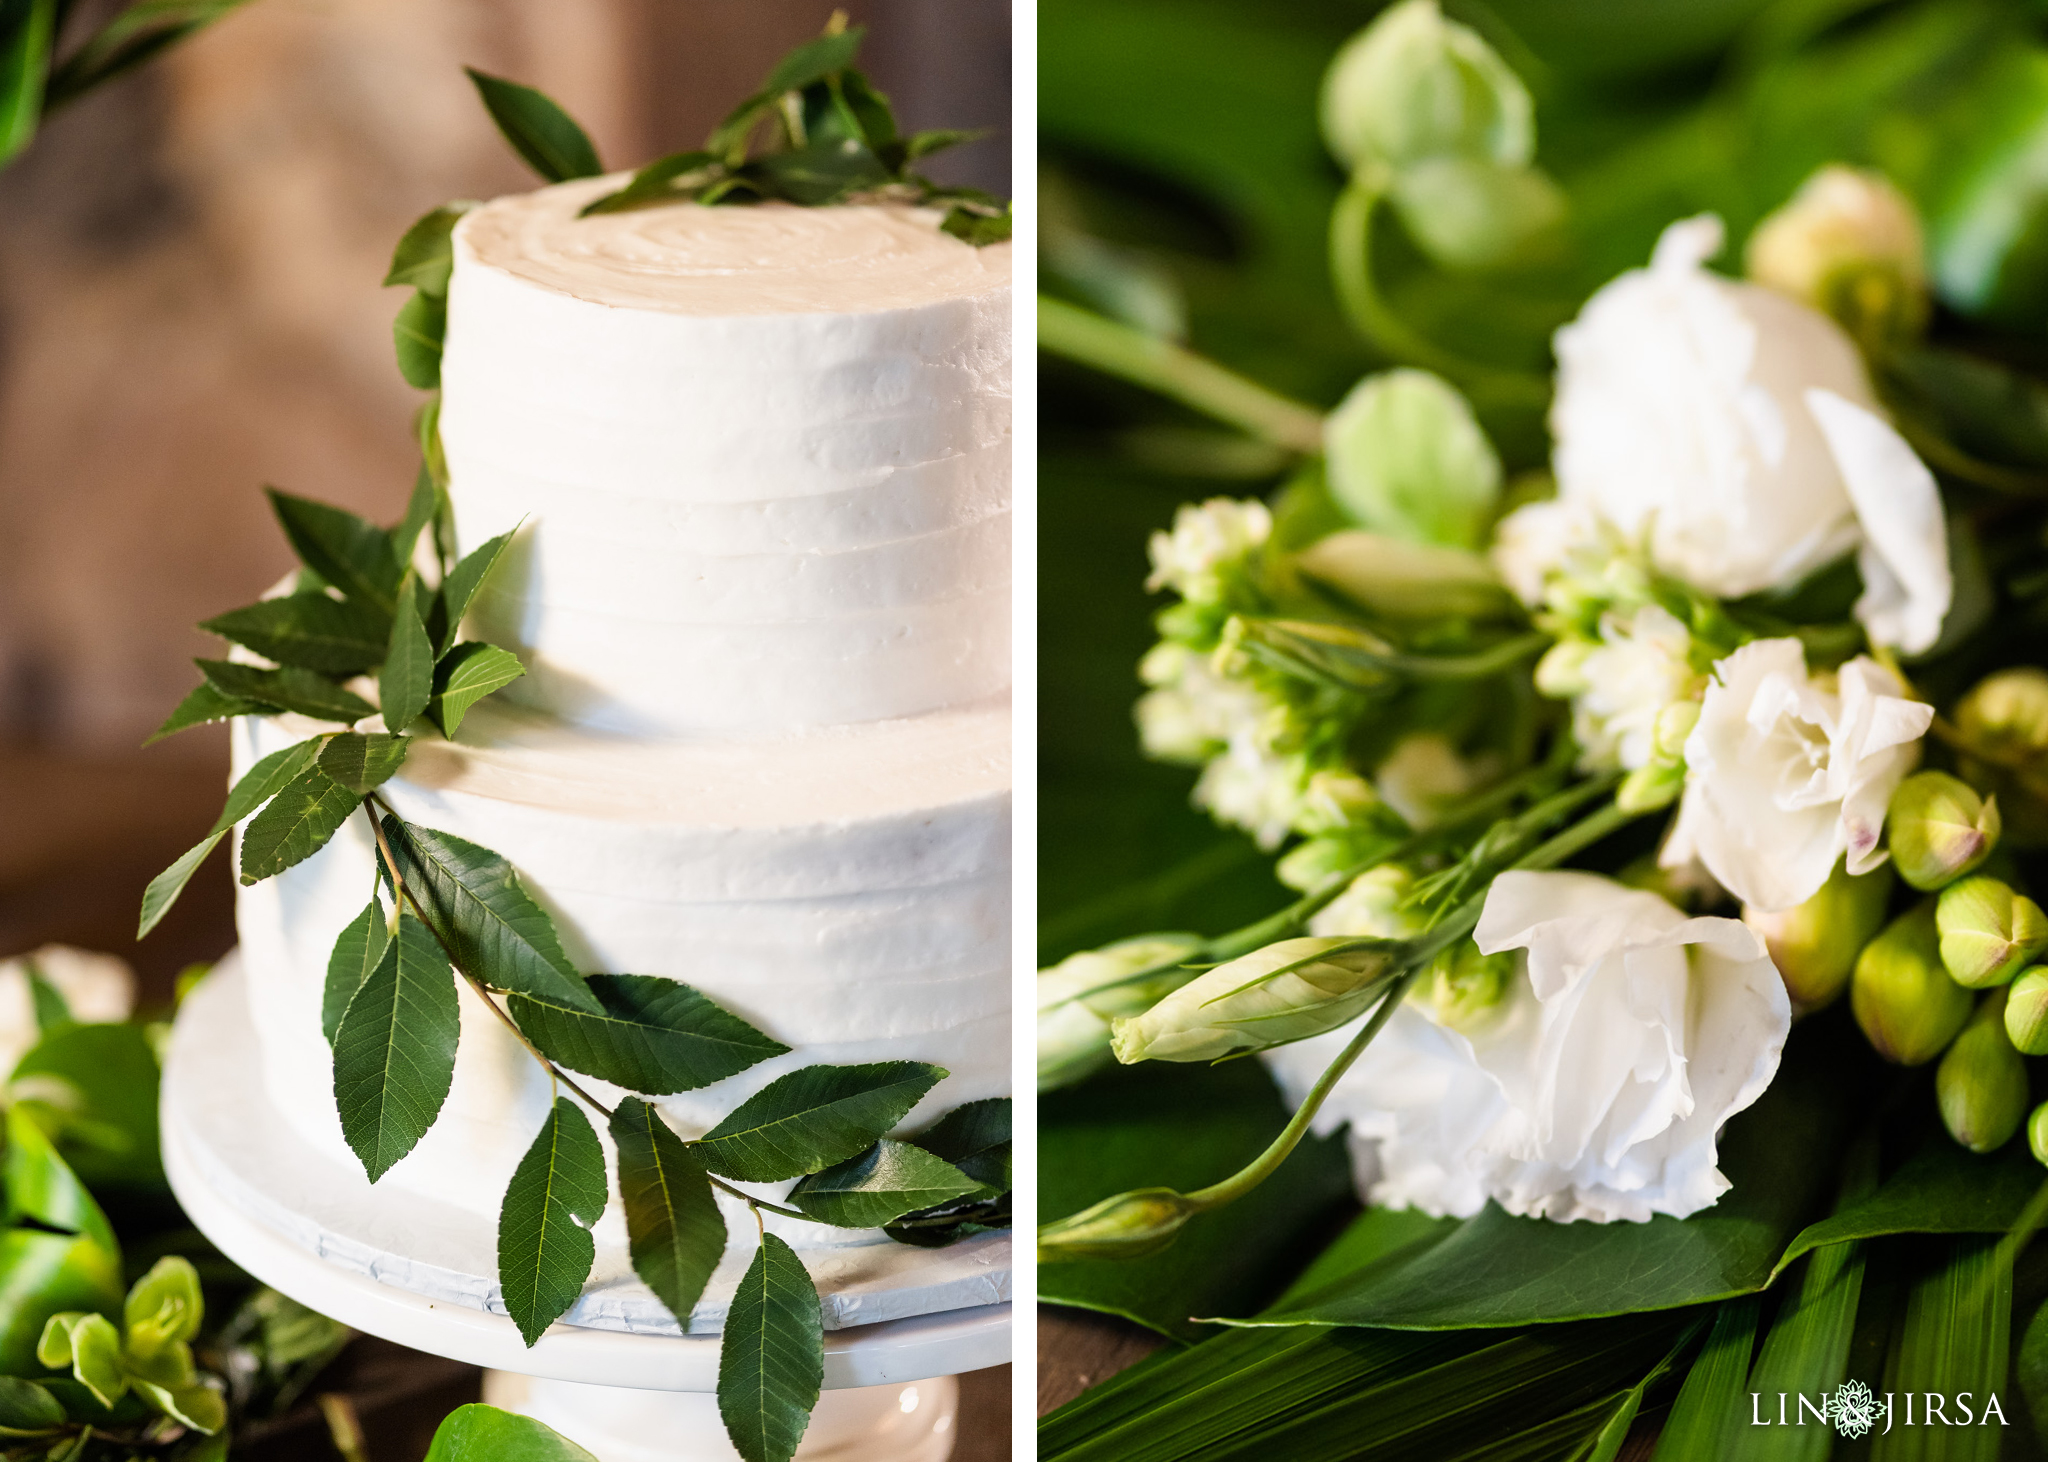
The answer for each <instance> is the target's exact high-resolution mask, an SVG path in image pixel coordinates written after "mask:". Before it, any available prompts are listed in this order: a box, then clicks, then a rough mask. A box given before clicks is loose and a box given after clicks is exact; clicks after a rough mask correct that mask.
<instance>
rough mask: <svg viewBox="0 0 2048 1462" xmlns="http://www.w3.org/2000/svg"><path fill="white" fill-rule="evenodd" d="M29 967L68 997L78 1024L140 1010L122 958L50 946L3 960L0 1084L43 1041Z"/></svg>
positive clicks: (132, 976) (116, 1018)
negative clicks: (39, 1041) (39, 1037)
mask: <svg viewBox="0 0 2048 1462" xmlns="http://www.w3.org/2000/svg"><path fill="white" fill-rule="evenodd" d="M30 965H34V966H35V967H36V970H37V972H38V973H39V974H41V975H42V977H43V978H44V979H45V980H47V981H49V983H50V985H51V987H52V988H53V989H55V990H56V992H57V993H58V994H59V995H62V996H63V997H64V1003H65V1005H66V1006H68V1007H69V1008H70V1011H71V1018H72V1019H73V1020H76V1021H79V1022H82V1023H84V1024H89V1025H91V1024H101V1023H106V1022H112V1021H121V1020H126V1019H127V1018H128V1015H129V1012H131V1011H132V1010H133V1009H134V1008H135V973H134V971H132V970H131V969H129V968H128V962H127V961H126V960H124V959H121V958H119V957H118V956H115V955H111V954H95V953H93V952H92V951H90V950H85V949H73V948H71V947H70V946H69V945H65V944H46V945H44V946H43V947H42V948H41V949H38V950H36V951H35V952H34V953H32V954H24V955H20V956H18V957H16V958H14V959H10V960H4V961H0V1080H4V1079H5V1078H6V1075H7V1073H8V1072H10V1071H12V1070H13V1069H14V1066H15V1063H16V1062H18V1061H19V1060H21V1058H22V1057H23V1056H25V1055H26V1054H28V1049H29V1047H31V1046H33V1045H34V1044H35V1043H36V1040H37V1038H38V1034H39V1031H38V1027H37V1024H36V1007H35V996H34V994H33V993H32V992H31V990H30V988H29V980H28V969H29V966H30Z"/></svg>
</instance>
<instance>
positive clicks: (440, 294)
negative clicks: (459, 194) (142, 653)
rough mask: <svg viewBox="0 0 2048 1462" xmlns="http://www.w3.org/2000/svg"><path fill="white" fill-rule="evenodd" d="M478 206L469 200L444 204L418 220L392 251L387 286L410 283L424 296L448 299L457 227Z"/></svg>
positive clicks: (385, 276)
mask: <svg viewBox="0 0 2048 1462" xmlns="http://www.w3.org/2000/svg"><path fill="white" fill-rule="evenodd" d="M475 206H476V205H474V204H472V203H469V202H466V201H464V202H456V203H443V204H442V205H441V206H440V207H439V208H436V209H435V210H434V211H433V212H431V213H424V214H421V215H420V216H419V217H418V218H416V219H414V220H413V222H412V227H410V228H408V229H407V230H406V231H405V236H404V237H403V238H401V239H400V240H399V241H398V247H397V248H395V249H393V250H392V251H391V268H390V270H389V271H388V272H386V274H385V275H384V283H385V284H386V285H387V286H389V285H393V284H409V285H411V286H412V287H413V288H414V289H416V290H418V291H419V292H420V293H421V294H424V295H428V296H431V297H432V298H434V299H446V298H447V297H448V276H449V275H450V274H451V273H452V272H454V269H455V225H456V224H458V223H460V222H461V221H462V215H463V214H465V213H467V212H469V210H470V209H471V208H473V207H475Z"/></svg>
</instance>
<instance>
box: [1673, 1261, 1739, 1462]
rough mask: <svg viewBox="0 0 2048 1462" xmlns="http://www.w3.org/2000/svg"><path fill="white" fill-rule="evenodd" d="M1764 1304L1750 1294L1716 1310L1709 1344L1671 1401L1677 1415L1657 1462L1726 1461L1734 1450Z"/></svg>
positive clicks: (1709, 1334) (1674, 1413)
mask: <svg viewBox="0 0 2048 1462" xmlns="http://www.w3.org/2000/svg"><path fill="white" fill-rule="evenodd" d="M1762 1308H1763V1301H1762V1300H1760V1299H1759V1298H1758V1297H1757V1296H1755V1295H1744V1296H1743V1297H1742V1298H1740V1299H1733V1300H1727V1301H1724V1302H1723V1303H1722V1304H1721V1306H1720V1308H1719V1309H1718V1310H1716V1311H1715V1313H1714V1327H1713V1329H1711V1330H1709V1331H1708V1332H1707V1343H1706V1345H1705V1346H1704V1347H1703V1348H1702V1349H1701V1351H1700V1353H1699V1355H1698V1357H1697V1358H1696V1359H1695V1360H1694V1361H1693V1363H1692V1369H1691V1370H1690V1371H1689V1372H1687V1373H1686V1377H1685V1384H1684V1385H1683V1386H1681V1387H1680V1388H1679V1391H1678V1399H1677V1400H1675V1401H1673V1402H1672V1403H1671V1415H1670V1416H1669V1417H1668V1418H1667V1419H1666V1421H1665V1423H1664V1430H1663V1433H1662V1435H1660V1436H1659V1437H1658V1439H1657V1452H1656V1458H1655V1462H1722V1459H1723V1458H1725V1457H1727V1456H1728V1455H1729V1454H1730V1453H1731V1452H1732V1451H1733V1450H1734V1448H1733V1445H1732V1443H1733V1440H1734V1437H1735V1431H1736V1427H1737V1426H1738V1425H1740V1424H1741V1422H1742V1420H1743V1416H1742V1410H1741V1402H1742V1392H1743V1389H1744V1383H1745V1381H1746V1380H1747V1379H1748V1376H1749V1361H1750V1355H1751V1354H1752V1352H1753V1351H1754V1350H1755V1349H1756V1324H1757V1313H1758V1311H1760V1310H1761V1309H1762Z"/></svg>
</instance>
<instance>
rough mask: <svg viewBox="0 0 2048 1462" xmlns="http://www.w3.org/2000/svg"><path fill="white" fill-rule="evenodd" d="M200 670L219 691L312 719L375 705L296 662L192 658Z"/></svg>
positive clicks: (346, 717)
mask: <svg viewBox="0 0 2048 1462" xmlns="http://www.w3.org/2000/svg"><path fill="white" fill-rule="evenodd" d="M192 663H193V664H195V665H197V666H198V667H199V669H200V672H201V673H202V674H203V675H205V676H206V678H207V680H208V682H210V683H211V684H212V686H213V688H214V689H215V690H217V691H219V692H220V693H221V694H222V695H225V696H230V697H234V698H236V699H241V700H248V701H256V702H259V703H261V704H263V705H266V706H275V707H276V708H277V709H278V710H280V711H296V712H297V713H298V714H299V715H301V716H311V717H312V718H313V719H314V720H316V721H340V722H343V723H344V724H347V723H352V722H355V721H360V720H362V718H363V717H365V716H368V715H372V714H374V713H375V711H376V709H377V708H376V707H375V706H373V705H371V704H370V703H369V702H368V701H366V700H364V699H363V698H362V697H361V696H359V695H357V694H356V693H355V692H354V691H351V690H346V689H344V688H343V687H341V686H339V685H336V684H335V683H334V682H333V681H331V680H329V679H327V678H326V677H325V676H322V675H315V674H314V673H313V672H312V671H310V670H301V669H299V668H298V667H297V666H294V665H287V666H285V667H284V669H282V670H262V669H259V668H258V667H256V666H254V665H237V664H235V663H234V662H233V661H231V660H195V661H193V662H192Z"/></svg>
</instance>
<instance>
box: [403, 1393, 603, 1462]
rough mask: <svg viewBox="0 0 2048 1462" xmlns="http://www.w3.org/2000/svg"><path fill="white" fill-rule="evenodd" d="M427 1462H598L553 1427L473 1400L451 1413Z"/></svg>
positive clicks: (432, 1447) (437, 1436)
mask: <svg viewBox="0 0 2048 1462" xmlns="http://www.w3.org/2000/svg"><path fill="white" fill-rule="evenodd" d="M426 1462H598V1459H597V1458H595V1457H593V1456H591V1455H590V1453H588V1452H586V1451H584V1450H583V1449H582V1448H581V1447H579V1446H577V1445H576V1444H575V1443H574V1442H572V1441H570V1440H569V1439H568V1438H567V1437H565V1436H563V1435H562V1434H561V1433H560V1432H558V1431H556V1430H555V1429H554V1428H553V1427H550V1426H547V1425H546V1424H544V1423H542V1422H538V1421H535V1420H534V1419H533V1418H532V1417H530V1416H521V1415H519V1414H518V1413H517V1412H512V1411H500V1410H499V1409H498V1408H497V1407H495V1406H486V1405H484V1404H483V1403H482V1402H476V1401H473V1402H471V1403H470V1404H469V1405H467V1406H458V1407H456V1408H455V1409H454V1410H453V1411H451V1412H449V1413H448V1415H447V1417H446V1418H445V1419H444V1420H443V1421H442V1422H441V1425H440V1426H439V1427H438V1428H437V1429H436V1430H435V1432H434V1441H433V1445H432V1446H430V1447H428V1448H427V1456H426Z"/></svg>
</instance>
